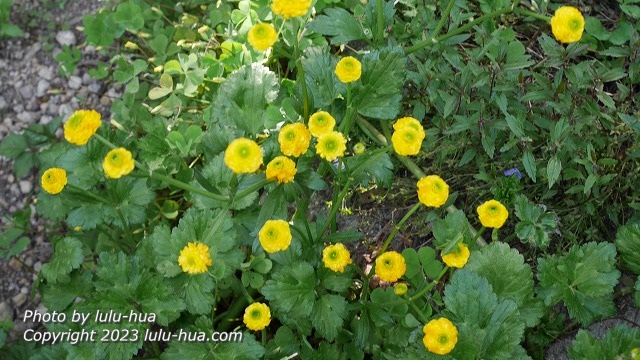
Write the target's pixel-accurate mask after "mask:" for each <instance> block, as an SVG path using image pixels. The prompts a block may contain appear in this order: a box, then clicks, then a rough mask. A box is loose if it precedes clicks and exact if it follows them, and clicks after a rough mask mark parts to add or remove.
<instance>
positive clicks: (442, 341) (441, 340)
mask: <svg viewBox="0 0 640 360" xmlns="http://www.w3.org/2000/svg"><path fill="white" fill-rule="evenodd" d="M438 342H439V343H440V344H442V345H444V344H446V343H448V342H449V337H447V335H445V334H440V336H438Z"/></svg>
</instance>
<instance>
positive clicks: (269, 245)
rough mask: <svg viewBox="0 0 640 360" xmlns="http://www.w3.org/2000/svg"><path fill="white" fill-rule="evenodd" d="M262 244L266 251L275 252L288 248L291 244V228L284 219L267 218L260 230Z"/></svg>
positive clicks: (259, 236) (259, 235)
mask: <svg viewBox="0 0 640 360" xmlns="http://www.w3.org/2000/svg"><path fill="white" fill-rule="evenodd" d="M258 238H259V240H260V245H262V248H263V249H264V251H266V252H268V253H274V252H277V251H281V250H287V248H288V247H289V245H290V244H291V238H292V237H291V229H290V228H289V223H288V222H286V221H284V220H267V221H266V222H265V223H264V225H262V228H261V229H260V231H259V232H258Z"/></svg>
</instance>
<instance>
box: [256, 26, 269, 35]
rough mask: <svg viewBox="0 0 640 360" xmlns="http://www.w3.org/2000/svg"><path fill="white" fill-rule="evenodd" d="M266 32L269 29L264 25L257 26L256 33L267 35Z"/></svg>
mask: <svg viewBox="0 0 640 360" xmlns="http://www.w3.org/2000/svg"><path fill="white" fill-rule="evenodd" d="M266 32H267V29H265V27H264V26H256V29H255V34H256V35H258V37H265V36H266Z"/></svg>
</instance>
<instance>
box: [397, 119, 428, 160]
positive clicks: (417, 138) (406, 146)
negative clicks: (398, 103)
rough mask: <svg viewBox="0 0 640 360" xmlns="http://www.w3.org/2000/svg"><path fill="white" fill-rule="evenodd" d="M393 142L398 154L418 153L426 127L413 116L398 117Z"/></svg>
mask: <svg viewBox="0 0 640 360" xmlns="http://www.w3.org/2000/svg"><path fill="white" fill-rule="evenodd" d="M393 130H394V132H393V135H391V143H392V144H393V149H394V150H395V151H396V153H398V155H403V156H408V155H417V154H418V153H419V152H420V148H421V147H422V141H423V140H424V138H425V132H424V128H423V127H422V124H421V123H420V121H418V120H417V119H415V118H412V117H404V118H400V119H398V121H396V122H395V124H393Z"/></svg>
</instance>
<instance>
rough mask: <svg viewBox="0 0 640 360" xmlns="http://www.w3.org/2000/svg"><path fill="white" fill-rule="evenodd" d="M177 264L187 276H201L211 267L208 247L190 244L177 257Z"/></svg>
mask: <svg viewBox="0 0 640 360" xmlns="http://www.w3.org/2000/svg"><path fill="white" fill-rule="evenodd" d="M178 264H179V265H180V267H181V268H182V271H184V272H186V273H187V274H191V275H194V274H202V273H203V272H206V271H207V268H209V266H211V254H209V247H208V246H207V245H205V244H203V243H198V242H190V243H188V244H187V246H185V247H184V248H183V249H182V250H180V256H178Z"/></svg>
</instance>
